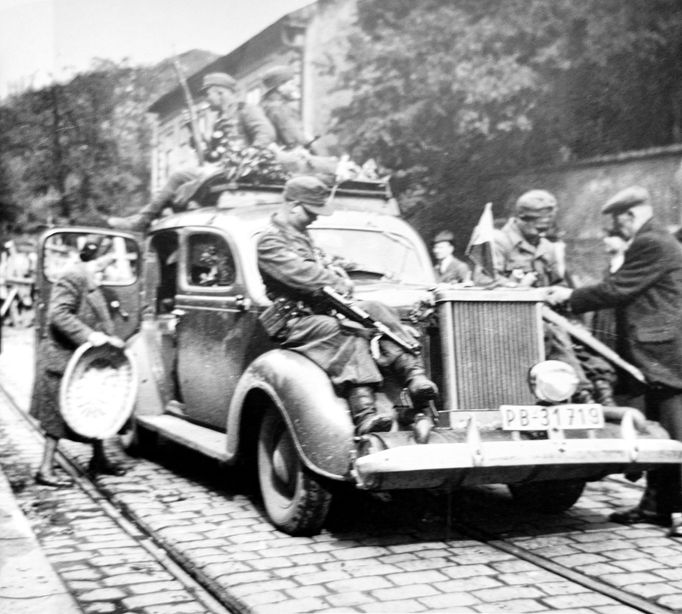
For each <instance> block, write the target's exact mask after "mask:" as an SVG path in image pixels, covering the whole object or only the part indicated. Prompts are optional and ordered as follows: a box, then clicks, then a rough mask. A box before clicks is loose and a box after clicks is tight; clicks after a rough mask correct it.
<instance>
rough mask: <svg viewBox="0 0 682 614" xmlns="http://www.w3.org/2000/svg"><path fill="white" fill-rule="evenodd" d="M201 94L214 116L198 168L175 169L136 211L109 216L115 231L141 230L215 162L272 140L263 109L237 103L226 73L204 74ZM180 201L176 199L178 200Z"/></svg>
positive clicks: (181, 198)
mask: <svg viewBox="0 0 682 614" xmlns="http://www.w3.org/2000/svg"><path fill="white" fill-rule="evenodd" d="M201 91H202V93H203V94H204V95H205V96H206V99H207V100H208V104H209V107H210V108H211V109H212V110H214V111H215V112H216V113H217V114H218V117H217V119H216V121H215V123H214V124H213V129H212V130H211V134H210V136H209V137H208V139H207V140H206V143H205V148H204V160H205V162H207V164H205V165H204V166H202V167H190V168H185V169H179V170H176V171H174V172H172V173H171V174H170V176H169V177H168V180H167V181H166V184H165V185H164V186H163V187H162V188H161V189H160V190H159V191H158V192H157V193H156V194H155V195H154V197H153V198H152V200H151V202H150V203H149V204H147V205H145V206H144V207H143V208H142V210H141V211H140V212H139V213H136V214H134V215H130V216H128V217H110V218H109V219H108V220H107V224H108V225H109V226H110V227H112V228H117V229H119V230H131V231H137V232H143V231H145V230H146V229H147V227H148V226H149V224H150V223H151V221H152V220H153V219H154V218H156V217H158V216H159V215H160V213H161V212H162V211H163V209H164V208H166V207H173V206H174V205H175V206H177V207H182V206H183V205H186V204H187V200H188V199H189V197H190V196H191V195H192V193H193V190H192V189H191V188H192V186H194V188H196V187H198V186H199V183H200V182H201V180H202V179H205V178H206V177H208V176H210V175H211V174H213V173H215V172H216V171H217V170H219V168H220V167H219V163H220V162H221V161H222V160H223V159H224V158H225V157H226V156H228V155H229V154H230V153H232V152H234V151H235V150H244V149H245V148H247V147H255V148H258V149H265V148H267V147H268V146H270V145H272V144H273V143H274V142H275V132H274V129H273V127H272V124H271V123H270V122H269V121H268V118H267V117H265V115H264V113H263V110H262V109H261V108H260V107H258V106H255V105H250V104H246V103H243V102H240V101H239V99H238V98H237V82H236V81H235V80H234V79H233V78H232V77H231V76H230V75H228V74H226V73H221V72H217V73H209V74H207V75H206V76H205V77H204V80H203V86H202V88H201ZM178 201H180V202H178Z"/></svg>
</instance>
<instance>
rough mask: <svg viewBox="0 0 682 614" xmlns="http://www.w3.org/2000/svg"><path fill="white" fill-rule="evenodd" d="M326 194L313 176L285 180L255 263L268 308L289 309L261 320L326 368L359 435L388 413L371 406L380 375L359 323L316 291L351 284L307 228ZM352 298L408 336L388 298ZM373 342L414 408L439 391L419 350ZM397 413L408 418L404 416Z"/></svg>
mask: <svg viewBox="0 0 682 614" xmlns="http://www.w3.org/2000/svg"><path fill="white" fill-rule="evenodd" d="M329 198H330V194H329V189H328V188H327V186H325V184H324V183H322V182H321V181H320V180H319V179H317V178H315V177H308V176H303V177H296V178H294V179H290V180H289V181H288V182H287V183H286V185H285V187H284V203H283V204H282V207H281V209H280V211H278V212H277V213H276V214H275V215H274V216H273V218H272V222H271V224H270V226H269V227H268V228H267V230H266V231H265V232H264V233H263V234H262V235H261V236H260V238H259V239H258V267H259V270H260V272H261V275H262V277H263V281H264V282H265V286H266V290H267V293H268V297H269V298H270V299H271V300H272V301H273V309H279V310H280V312H281V313H284V314H287V315H286V317H284V318H282V321H281V324H280V325H278V326H275V327H270V326H268V324H266V322H265V318H264V324H265V325H266V329H267V330H268V333H269V334H270V335H271V337H273V338H274V339H277V340H278V341H280V342H281V343H282V347H285V348H289V349H292V350H296V351H298V352H300V353H302V354H303V355H305V356H307V357H308V358H310V359H311V360H312V361H313V362H315V363H316V364H317V365H319V366H320V367H321V368H322V369H324V370H325V371H326V372H327V374H328V375H329V377H330V379H331V381H332V383H333V384H334V386H335V388H336V389H337V390H338V391H339V393H340V394H342V395H343V396H345V397H346V398H347V400H348V405H349V409H350V413H351V417H352V419H353V422H354V424H355V429H356V433H357V434H358V435H364V434H367V433H373V432H384V431H388V430H390V429H391V427H392V424H393V419H392V416H388V415H381V414H379V413H378V412H377V408H376V404H375V395H374V389H375V387H377V386H378V385H380V384H381V383H382V381H383V377H382V374H381V371H380V368H379V366H378V365H377V361H375V359H374V358H373V357H372V353H371V351H370V342H369V340H368V339H367V336H366V335H365V334H364V333H365V330H364V329H361V330H359V331H358V330H352V329H347V328H346V327H343V326H342V324H341V322H340V321H339V319H338V318H336V317H334V316H332V315H329V314H328V312H327V309H326V307H325V306H324V304H323V303H321V301H320V299H319V292H320V290H321V289H322V288H324V287H325V286H331V287H332V288H334V289H335V290H336V291H337V292H339V293H341V294H344V295H346V294H348V293H349V292H350V291H351V290H352V287H353V284H352V282H351V281H350V279H349V278H348V276H347V275H345V274H343V273H341V272H339V271H338V270H336V269H335V268H334V267H333V266H332V265H329V264H328V262H331V260H330V259H328V258H326V257H325V256H324V254H322V252H321V251H320V250H319V249H318V248H316V247H315V245H314V244H313V242H312V240H311V237H310V235H309V234H308V231H307V228H308V226H309V225H310V224H311V223H312V222H314V221H315V220H316V219H317V216H318V215H330V214H331V213H332V203H331V202H330V201H329ZM358 306H361V307H362V309H364V310H365V311H367V312H368V313H370V314H371V315H372V317H373V318H375V319H376V320H379V321H381V322H383V323H384V324H385V325H386V326H388V327H389V328H390V329H391V330H392V331H394V332H396V333H398V334H400V335H401V336H403V337H404V338H406V339H410V340H413V337H412V336H411V335H410V333H409V332H408V331H407V330H406V329H404V328H403V326H402V325H401V323H400V320H399V318H398V316H397V314H396V313H395V312H394V311H393V310H392V309H390V308H389V307H387V306H386V305H384V304H382V303H379V302H376V301H361V302H359V303H358ZM379 346H380V349H381V357H380V359H379V362H380V363H381V368H382V369H387V370H388V371H389V372H391V373H392V374H395V375H396V376H397V377H398V378H399V380H400V381H401V383H402V384H403V385H406V386H407V389H408V392H409V393H410V396H411V398H412V402H413V405H414V414H415V415H416V413H418V412H420V411H421V410H422V409H423V408H424V407H425V406H426V405H427V404H428V403H429V401H431V400H433V399H434V398H435V397H436V396H437V393H438V391H437V388H436V385H435V384H434V383H433V382H431V381H430V380H429V379H428V378H427V377H426V375H425V372H424V367H423V364H422V362H421V360H420V359H419V358H418V357H417V356H415V355H413V354H411V353H409V352H407V351H405V350H403V349H402V348H400V347H398V346H397V345H396V344H395V343H393V342H391V341H389V340H387V339H385V338H382V339H381V341H380V343H379ZM412 417H414V416H412ZM401 419H402V421H405V422H407V421H408V419H409V418H408V417H406V416H401Z"/></svg>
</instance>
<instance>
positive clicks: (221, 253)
mask: <svg viewBox="0 0 682 614" xmlns="http://www.w3.org/2000/svg"><path fill="white" fill-rule="evenodd" d="M187 247H188V250H187V253H188V258H189V262H188V263H187V274H188V277H189V279H188V280H187V281H188V283H189V284H190V285H192V286H203V287H214V286H218V287H220V286H231V285H232V284H233V283H234V282H235V278H236V268H235V264H234V258H233V257H232V252H231V251H230V247H229V246H228V244H227V242H226V241H225V239H224V238H223V237H221V236H220V235H216V234H212V233H197V234H193V235H191V236H190V237H189V239H188V243H187Z"/></svg>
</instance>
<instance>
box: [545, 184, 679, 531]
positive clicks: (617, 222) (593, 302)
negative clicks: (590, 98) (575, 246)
mask: <svg viewBox="0 0 682 614" xmlns="http://www.w3.org/2000/svg"><path fill="white" fill-rule="evenodd" d="M601 212H602V214H604V215H608V216H611V226H612V227H611V232H615V233H616V234H618V235H620V236H621V237H622V238H623V239H625V240H626V241H629V246H628V247H627V249H626V251H625V258H624V260H623V264H622V265H621V267H620V268H619V269H618V270H617V271H616V272H615V273H613V275H611V276H609V277H608V278H607V279H605V280H604V281H602V282H600V283H597V284H594V285H590V286H584V287H582V288H576V289H575V290H573V289H570V288H558V287H557V288H552V289H550V290H549V291H548V295H547V301H548V302H549V303H550V304H553V305H556V304H561V303H565V304H566V305H568V307H569V308H570V309H571V310H572V311H573V312H574V313H585V312H587V311H595V310H598V309H608V308H615V310H616V321H617V344H618V350H619V353H620V354H621V355H623V356H624V357H625V358H626V359H627V360H629V361H630V362H632V363H633V364H634V365H636V366H637V367H639V368H640V369H641V370H642V372H643V373H644V375H645V376H646V378H647V382H648V387H647V390H646V392H645V409H646V415H647V418H649V419H650V420H657V421H658V422H660V423H661V425H662V426H663V427H664V428H665V429H666V430H667V431H668V433H669V434H670V436H671V437H672V438H673V439H677V440H679V441H682V309H680V306H681V305H682V247H681V246H680V245H679V243H678V242H677V241H676V240H675V238H674V237H673V236H672V235H671V234H670V233H668V232H667V231H666V230H665V229H664V228H663V227H661V226H660V225H658V224H657V223H656V221H655V220H654V219H653V208H652V205H651V196H650V194H649V192H648V190H646V189H645V188H642V187H639V186H633V187H629V188H626V189H624V190H622V191H620V192H618V193H617V194H616V195H615V196H613V197H612V198H611V199H609V200H608V202H607V203H606V204H605V205H604V206H603V207H602V210H601ZM679 511H682V484H681V479H680V467H679V465H678V466H672V465H667V466H665V467H664V468H662V469H654V470H651V471H649V472H647V487H646V491H645V492H644V495H643V497H642V499H641V501H640V502H639V504H638V505H637V506H636V507H635V508H633V509H629V510H625V511H620V512H615V513H613V514H611V520H613V521H614V522H619V523H622V524H634V523H637V522H647V523H651V524H658V525H662V526H669V525H670V524H671V514H672V513H673V512H679Z"/></svg>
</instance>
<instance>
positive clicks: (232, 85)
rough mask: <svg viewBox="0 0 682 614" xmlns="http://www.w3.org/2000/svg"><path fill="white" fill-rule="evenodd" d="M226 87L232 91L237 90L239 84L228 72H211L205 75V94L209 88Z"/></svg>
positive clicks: (202, 87) (203, 90)
mask: <svg viewBox="0 0 682 614" xmlns="http://www.w3.org/2000/svg"><path fill="white" fill-rule="evenodd" d="M214 86H215V87H226V88H227V89H230V90H232V91H234V90H236V89H237V82H236V81H235V80H234V78H233V77H231V76H230V75H228V74H227V73H226V72H210V73H208V74H207V75H204V80H203V83H202V85H201V91H202V92H205V91H206V90H207V89H208V88H209V87H214Z"/></svg>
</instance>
